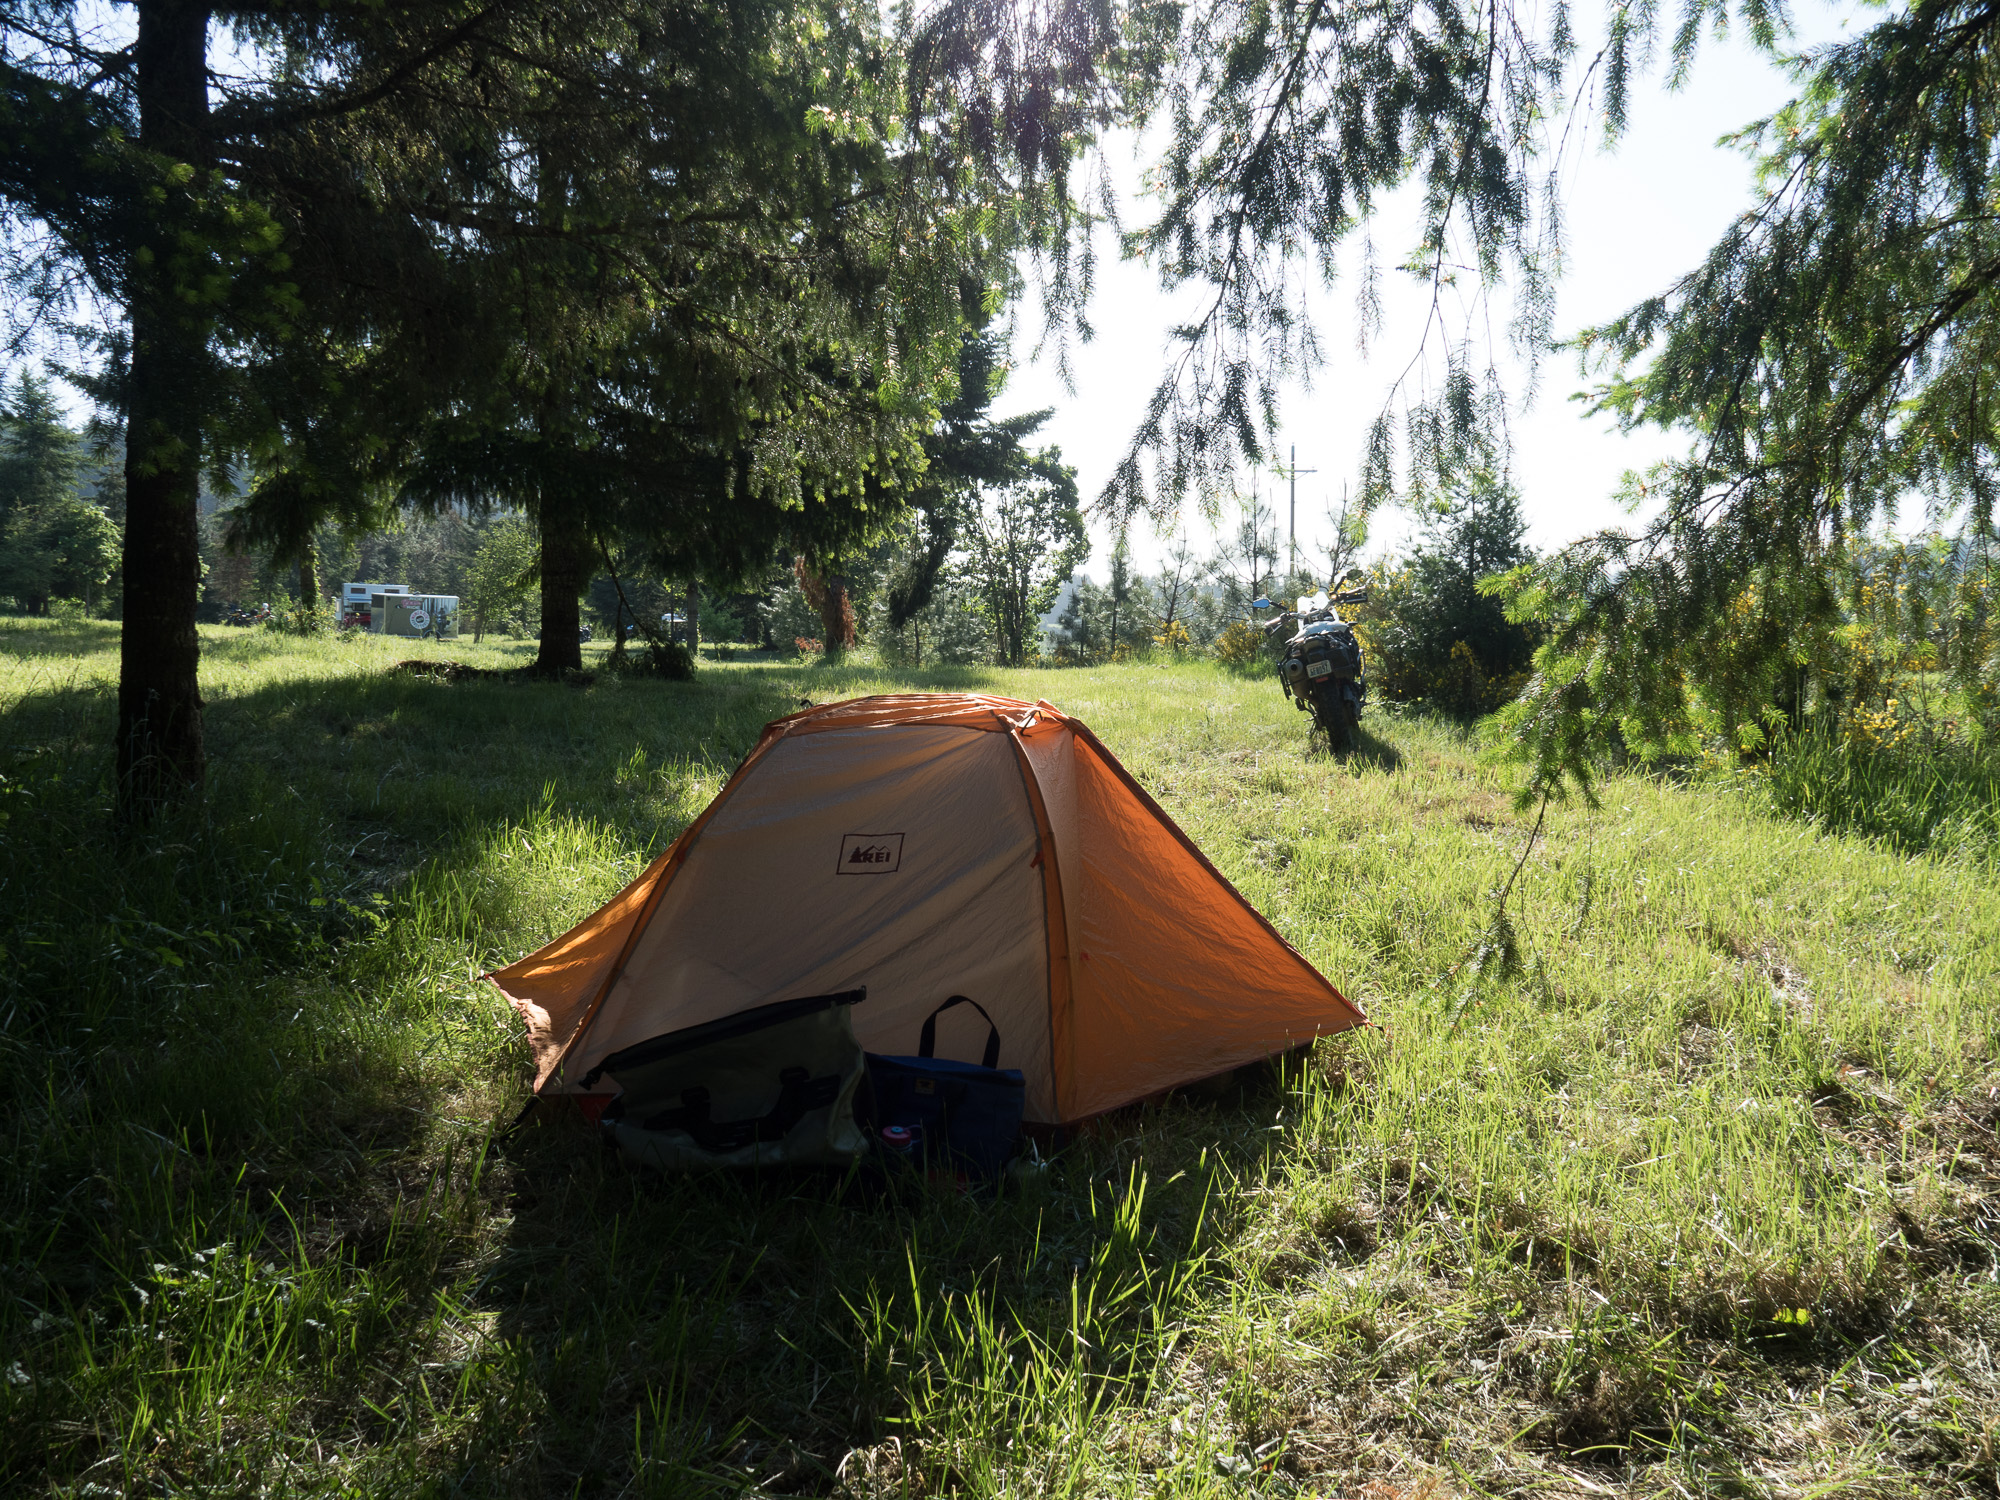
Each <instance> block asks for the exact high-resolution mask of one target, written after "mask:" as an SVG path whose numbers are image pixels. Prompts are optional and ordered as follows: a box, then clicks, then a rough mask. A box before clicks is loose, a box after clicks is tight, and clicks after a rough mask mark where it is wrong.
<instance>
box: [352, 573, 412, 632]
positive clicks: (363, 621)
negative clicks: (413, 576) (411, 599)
mask: <svg viewBox="0 0 2000 1500" xmlns="http://www.w3.org/2000/svg"><path fill="white" fill-rule="evenodd" d="M409 591H410V586H409V585H408V584H406V583H343V584H342V585H341V586H340V624H341V628H342V629H344V630H349V629H361V630H369V629H372V628H373V627H374V623H375V615H374V599H375V596H376V595H377V594H407V593H409Z"/></svg>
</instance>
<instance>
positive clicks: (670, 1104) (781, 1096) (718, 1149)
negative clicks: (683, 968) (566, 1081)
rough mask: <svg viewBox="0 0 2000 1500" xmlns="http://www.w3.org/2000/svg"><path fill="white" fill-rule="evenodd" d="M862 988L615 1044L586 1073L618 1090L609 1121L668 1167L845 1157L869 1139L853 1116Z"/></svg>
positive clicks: (627, 1143) (588, 1079) (651, 1159)
mask: <svg viewBox="0 0 2000 1500" xmlns="http://www.w3.org/2000/svg"><path fill="white" fill-rule="evenodd" d="M867 994H868V992H867V990H865V989H858V990H847V991H844V992H842V993H840V994H837V995H809V996H806V997H805V998H803V999H798V1000H781V1001H778V1002H777V1003H776V1004H773V1005H760V1006H758V1007H757V1008H756V1009H754V1010H747V1011H744V1012H742V1013H740V1014H738V1015H734V1016H724V1017H723V1018H722V1019H720V1020H716V1021H709V1022H705V1023H704V1024H702V1025H700V1026H689V1027H685V1028H683V1029H682V1030H679V1031H670V1032H666V1033H664V1034H662V1035H660V1036H656V1037H650V1038H648V1039H647V1040H645V1041H643V1042H637V1043H634V1044H633V1045H632V1046H630V1047H626V1048H624V1049H623V1050H622V1051H618V1052H614V1053H612V1054H611V1056H609V1057H607V1058H605V1059H604V1061H603V1062H602V1063H600V1064H598V1066H597V1067H595V1068H593V1069H591V1071H590V1072H589V1074H588V1075H586V1076H585V1078H584V1087H586V1088H588V1087H589V1086H590V1085H591V1084H593V1083H595V1082H596V1081H597V1079H598V1078H599V1076H600V1075H603V1074H609V1075H610V1076H611V1077H612V1078H613V1079H614V1080H615V1081H616V1082H617V1083H618V1085H619V1088H620V1090H621V1092H620V1093H619V1095H618V1097H617V1098H616V1099H615V1100H613V1101H612V1103H611V1105H610V1107H609V1108H607V1109H606V1110H605V1112H604V1128H605V1130H606V1131H607V1132H608V1133H609V1134H610V1136H611V1139H612V1140H613V1142H614V1143H616V1145H617V1146H618V1148H619V1149H620V1150H621V1151H623V1152H624V1153H625V1154H626V1155H627V1156H630V1157H631V1158H633V1159H634V1160H635V1161H639V1162H642V1163H645V1164H646V1165H649V1166H654V1167H658V1168H660V1169H661V1170H663V1171H671V1172H694V1171H706V1170H709V1169H712V1168H716V1167H751V1166H756V1167H766V1166H798V1165H817V1166H845V1165H847V1164H848V1163H850V1162H852V1161H854V1160H855V1159H857V1158H858V1157H860V1156H861V1155H862V1153H863V1152H865V1151H866V1150H867V1149H868V1138H867V1135H866V1133H865V1132H864V1131H863V1130H862V1128H861V1126H860V1124H859V1122H858V1121H857V1120H856V1118H855V1109H854V1106H855V1095H856V1093H857V1091H858V1090H859V1089H860V1087H861V1085H862V1082H863V1080H864V1079H865V1078H866V1077H867V1071H868V1069H867V1061H866V1058H865V1056H864V1054H863V1053H862V1051H861V1045H860V1043H858V1042H857V1041H855V1039H854V1022H853V1008H854V1006H855V1005H856V1004H857V1003H859V1002H860V1001H861V1000H863V999H865V998H866V997H867Z"/></svg>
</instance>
